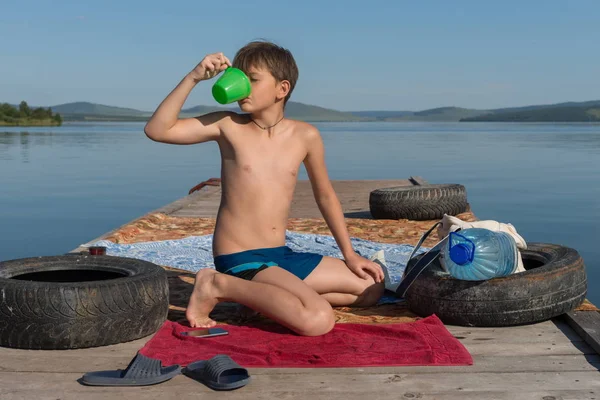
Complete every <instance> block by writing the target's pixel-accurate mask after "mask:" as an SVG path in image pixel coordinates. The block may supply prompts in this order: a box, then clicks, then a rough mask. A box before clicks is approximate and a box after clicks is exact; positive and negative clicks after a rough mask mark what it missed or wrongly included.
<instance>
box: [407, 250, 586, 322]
mask: <svg viewBox="0 0 600 400" xmlns="http://www.w3.org/2000/svg"><path fill="white" fill-rule="evenodd" d="M527 247H528V248H527V250H522V251H521V255H522V256H523V264H524V266H525V269H526V271H525V272H521V273H517V274H512V275H509V276H507V277H502V278H494V279H490V280H487V281H477V282H475V281H463V280H458V279H454V278H452V277H450V275H449V274H447V273H446V272H444V271H443V270H442V267H441V265H440V263H439V259H437V260H436V261H434V262H433V263H432V265H431V266H430V267H429V268H427V269H426V270H425V271H423V272H422V273H421V275H419V277H418V278H417V279H416V280H415V281H414V282H413V284H412V286H411V287H410V288H409V289H408V291H407V293H406V300H407V302H408V305H409V308H410V309H411V310H412V311H413V312H414V313H416V314H417V315H420V316H429V315H431V314H436V315H437V316H438V317H439V318H440V319H441V320H442V321H443V322H444V323H447V324H449V325H459V326H512V325H525V324H530V323H535V322H540V321H545V320H548V319H550V318H553V317H556V316H558V315H561V314H564V313H566V312H569V311H571V310H573V309H574V308H576V307H577V306H578V305H580V304H581V303H582V302H583V300H584V299H585V296H586V293H587V277H586V272H585V265H584V263H583V259H582V258H581V256H580V255H579V253H578V252H577V251H576V250H574V249H572V248H568V247H564V246H558V245H554V244H546V243H528V244H527Z"/></svg>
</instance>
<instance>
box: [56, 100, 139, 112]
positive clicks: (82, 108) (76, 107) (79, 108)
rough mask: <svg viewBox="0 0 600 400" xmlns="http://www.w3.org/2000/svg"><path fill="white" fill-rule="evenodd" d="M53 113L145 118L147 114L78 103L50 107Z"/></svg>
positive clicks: (127, 109) (83, 102)
mask: <svg viewBox="0 0 600 400" xmlns="http://www.w3.org/2000/svg"><path fill="white" fill-rule="evenodd" d="M50 108H51V109H52V111H53V112H58V113H60V114H62V115H106V116H108V115H114V116H144V115H148V113H147V112H144V111H140V110H136V109H134V108H123V107H113V106H105V105H103V104H96V103H89V102H85V101H78V102H75V103H66V104H59V105H56V106H51V107H50Z"/></svg>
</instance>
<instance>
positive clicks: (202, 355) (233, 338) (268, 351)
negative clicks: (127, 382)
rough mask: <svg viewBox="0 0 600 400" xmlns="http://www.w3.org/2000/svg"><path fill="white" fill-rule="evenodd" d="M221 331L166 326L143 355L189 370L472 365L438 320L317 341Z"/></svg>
mask: <svg viewBox="0 0 600 400" xmlns="http://www.w3.org/2000/svg"><path fill="white" fill-rule="evenodd" d="M219 327H221V328H224V329H225V330H227V331H228V332H229V334H228V335H226V336H214V337H210V338H194V337H188V336H182V335H181V334H180V332H182V331H186V330H190V328H189V327H185V326H183V325H180V324H178V323H176V322H172V321H166V322H165V323H164V324H163V326H162V327H161V328H160V330H159V331H158V332H157V333H156V334H155V335H154V337H153V338H152V339H150V341H149V342H148V343H146V345H145V346H144V347H143V348H142V349H141V350H140V353H141V354H143V355H145V356H147V357H151V358H156V359H160V360H161V361H162V363H163V366H167V365H173V364H180V365H182V366H185V365H187V364H189V363H191V362H193V361H198V360H207V359H209V358H211V357H213V356H214V355H216V354H227V355H229V356H230V357H231V358H232V359H234V360H235V361H236V362H237V363H238V364H240V365H242V366H243V367H258V368H288V367H290V368H291V367H294V368H299V367H309V368H317V367H375V366H399V365H472V364H473V359H472V358H471V355H470V354H469V352H468V351H467V349H466V348H465V347H464V346H463V345H462V343H460V342H459V341H458V340H457V339H456V338H455V337H454V336H452V335H451V334H450V332H448V330H447V329H446V327H445V326H444V324H443V323H442V322H441V321H440V320H439V318H438V317H437V316H435V315H432V316H429V317H427V318H424V319H422V320H419V321H415V322H409V323H400V324H376V325H370V324H337V325H336V326H335V327H334V328H333V330H332V331H331V332H329V333H327V334H326V335H322V336H316V337H306V336H299V335H297V334H295V333H293V332H292V331H290V330H288V329H287V328H284V327H280V326H273V327H272V328H264V327H263V328H256V327H248V326H234V325H219ZM266 329H269V330H266Z"/></svg>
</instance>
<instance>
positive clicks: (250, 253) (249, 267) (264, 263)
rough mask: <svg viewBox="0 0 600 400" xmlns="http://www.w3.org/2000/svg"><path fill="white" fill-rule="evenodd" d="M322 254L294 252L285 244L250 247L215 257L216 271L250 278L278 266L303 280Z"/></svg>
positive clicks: (315, 265) (317, 263) (319, 260)
mask: <svg viewBox="0 0 600 400" xmlns="http://www.w3.org/2000/svg"><path fill="white" fill-rule="evenodd" d="M322 259H323V256H322V255H320V254H315V253H301V252H295V251H293V250H292V249H290V248H289V247H287V246H280V247H268V248H262V249H252V250H246V251H241V252H239V253H233V254H223V255H220V256H217V257H215V267H216V269H217V271H219V272H222V273H224V274H229V275H233V276H236V277H238V278H242V279H246V280H252V278H254V276H255V275H256V274H257V273H259V272H260V271H262V270H264V269H266V268H268V267H272V266H278V267H280V268H283V269H285V270H286V271H288V272H291V273H292V274H294V275H296V276H297V277H298V278H300V279H302V280H304V279H305V278H306V277H307V276H308V275H309V274H310V273H311V272H312V271H313V270H314V269H315V268H316V267H317V265H319V263H320V262H321V260H322Z"/></svg>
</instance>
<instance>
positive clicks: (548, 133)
mask: <svg viewBox="0 0 600 400" xmlns="http://www.w3.org/2000/svg"><path fill="white" fill-rule="evenodd" d="M316 125H317V127H318V128H319V129H320V131H321V133H322V135H323V139H324V142H325V147H326V159H327V166H328V171H329V175H330V177H331V178H332V179H403V178H406V177H408V176H410V175H420V176H422V177H424V178H425V179H427V180H429V181H430V182H434V183H461V184H464V185H465V186H466V188H467V193H468V198H469V202H470V204H471V206H472V207H473V209H474V211H475V213H476V214H477V216H478V217H479V218H482V219H496V220H499V221H503V222H511V223H513V224H514V225H515V226H516V227H517V229H518V231H519V233H521V234H522V235H523V236H524V237H525V239H526V240H528V241H541V242H551V243H559V244H564V245H568V246H571V247H575V248H576V249H577V250H578V251H580V253H581V254H582V255H583V256H584V259H585V261H586V265H587V267H588V275H589V277H590V282H591V283H590V290H589V292H590V294H589V295H588V296H589V298H590V299H591V300H592V301H594V302H596V303H600V291H599V290H598V289H599V288H600V269H599V268H598V262H599V261H598V260H600V249H599V246H598V245H597V240H598V234H599V233H600V232H599V231H600V229H598V227H597V221H599V220H600V201H599V200H598V199H600V173H598V171H600V125H597V124H596V125H594V124H513V123H419V122H415V123H322V124H316ZM143 126H144V125H143V123H76V124H75V123H66V124H64V125H63V126H61V127H49V128H45V127H32V128H23V127H10V128H7V127H1V128H0V188H1V190H0V226H2V227H3V228H5V229H1V230H0V259H10V258H21V257H26V256H35V255H44V254H60V253H61V252H66V251H69V250H71V249H73V248H75V247H76V246H77V245H79V244H81V243H84V242H86V241H89V240H92V239H94V238H96V237H98V236H100V235H101V234H103V233H105V232H107V231H109V230H111V229H114V228H116V227H118V226H120V225H122V224H124V223H126V222H128V221H130V220H132V219H134V218H137V217H139V216H140V215H143V214H145V213H147V212H150V211H152V210H154V209H156V208H159V207H161V206H163V205H165V204H167V203H169V202H171V201H174V200H176V199H178V198H180V197H183V196H185V195H186V194H187V192H188V190H189V189H190V188H191V187H193V186H194V185H196V184H197V183H199V182H201V181H203V180H206V179H208V178H210V177H218V176H219V168H220V160H219V151H218V146H217V145H216V144H215V143H206V144H201V145H197V146H177V145H166V144H161V143H156V142H153V141H151V140H149V139H148V138H147V137H146V136H145V134H144V132H143ZM298 176H299V179H307V174H306V171H305V169H304V167H301V169H300V171H299V175H298ZM7 227H8V229H6V228H7Z"/></svg>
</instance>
